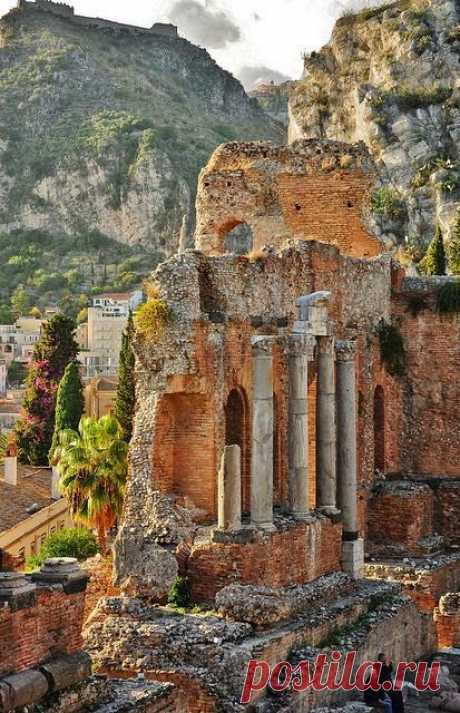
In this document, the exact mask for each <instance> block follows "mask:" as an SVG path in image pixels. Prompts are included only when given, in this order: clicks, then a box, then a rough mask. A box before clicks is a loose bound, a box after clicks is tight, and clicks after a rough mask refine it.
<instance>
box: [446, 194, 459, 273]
mask: <svg viewBox="0 0 460 713" xmlns="http://www.w3.org/2000/svg"><path fill="white" fill-rule="evenodd" d="M447 254H448V258H449V271H450V272H451V274H452V275H460V208H459V210H458V212H457V222H456V225H455V228H454V231H453V233H452V236H451V239H450V242H449V247H448V249H447Z"/></svg>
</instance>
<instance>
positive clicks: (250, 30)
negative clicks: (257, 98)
mask: <svg viewBox="0 0 460 713" xmlns="http://www.w3.org/2000/svg"><path fill="white" fill-rule="evenodd" d="M369 1H370V0H129V2H127V0H73V2H72V0H67V2H68V3H69V4H72V5H73V6H74V7H75V12H76V13H77V14H79V15H90V16H96V17H104V18H108V19H111V20H117V21H118V22H127V23H130V24H135V25H141V26H146V27H149V26H150V25H151V24H152V23H153V22H157V21H171V22H173V23H174V24H176V25H177V26H178V28H179V32H180V34H181V36H182V37H185V38H187V39H189V40H190V41H192V42H194V43H195V44H198V45H200V46H202V47H206V49H207V50H208V51H209V52H210V54H211V55H212V56H213V57H214V59H215V60H216V61H217V62H218V64H220V65H221V66H222V67H224V68H225V69H228V70H230V71H231V72H232V73H233V74H234V75H235V76H237V77H238V78H239V79H241V80H242V81H243V83H244V84H245V85H246V87H247V88H252V86H253V85H254V83H256V82H257V81H259V80H264V81H267V80H270V79H273V80H274V81H276V82H279V81H284V80H285V79H298V78H299V77H300V75H301V72H302V53H303V52H311V51H312V50H314V49H318V48H319V47H321V46H322V45H323V44H325V43H326V42H327V41H328V39H329V36H330V33H331V30H332V27H333V24H334V21H335V19H336V18H337V17H338V16H339V15H340V14H342V13H343V11H344V10H346V9H354V10H356V9H361V8H362V7H364V6H366V5H368V4H369ZM376 2H378V0H376ZM376 2H374V3H373V4H376ZM15 4H16V2H15V0H0V15H2V14H4V13H5V12H7V11H8V10H9V9H10V8H12V7H14V6H15Z"/></svg>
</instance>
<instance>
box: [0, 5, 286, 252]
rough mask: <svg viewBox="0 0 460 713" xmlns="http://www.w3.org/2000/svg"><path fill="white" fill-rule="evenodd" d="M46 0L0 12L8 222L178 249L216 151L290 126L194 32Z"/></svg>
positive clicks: (1, 178)
mask: <svg viewBox="0 0 460 713" xmlns="http://www.w3.org/2000/svg"><path fill="white" fill-rule="evenodd" d="M46 7H47V3H41V4H40V5H39V4H34V3H21V6H20V7H19V8H17V9H15V10H13V11H11V12H10V13H9V14H8V15H6V16H5V17H4V18H3V19H2V20H1V21H0V232H2V231H3V232H5V231H7V232H11V231H12V230H14V229H20V230H24V229H39V230H41V231H42V232H45V233H46V232H49V233H51V234H55V235H56V234H62V233H64V234H67V235H80V234H84V233H87V232H89V231H95V230H96V231H99V232H100V233H103V234H104V235H106V236H108V237H109V238H113V239H115V240H118V241H121V242H124V243H130V244H137V245H142V246H144V247H146V248H149V249H151V250H156V251H160V252H163V253H164V254H171V253H173V252H174V251H175V250H176V249H177V247H178V243H179V240H180V236H181V232H182V239H184V236H185V235H186V234H188V235H191V233H192V232H193V221H194V194H195V186H196V179H197V175H198V172H199V170H200V169H201V167H202V166H203V165H205V164H206V162H207V160H208V157H209V155H210V153H211V152H212V151H213V149H214V148H215V147H216V146H217V145H218V144H220V143H222V142H224V141H226V140H229V139H234V138H241V139H248V138H252V139H267V138H269V139H274V140H276V141H279V140H282V139H283V128H282V127H281V126H280V125H278V124H277V123H276V122H275V121H273V120H272V119H271V118H270V117H268V116H267V114H265V113H264V111H263V110H262V109H261V108H260V106H259V105H258V104H257V102H255V101H254V100H252V99H250V98H249V97H248V96H247V95H246V93H245V92H244V90H243V88H242V86H241V84H240V83H239V82H238V81H237V80H235V79H234V78H233V77H232V76H231V75H230V74H229V73H228V72H225V71H224V70H222V69H221V68H220V67H218V66H217V65H216V63H215V62H214V61H213V60H212V59H211V57H210V56H209V55H208V53H207V52H206V51H205V50H202V49H199V48H198V47H195V46H194V45H192V44H190V43H189V42H187V41H186V40H183V39H180V38H176V37H174V35H171V36H168V35H167V34H164V35H161V34H158V35H155V34H151V33H150V34H149V33H147V32H142V31H138V30H136V28H131V27H123V26H118V27H116V26H114V27H111V26H110V25H107V26H104V27H101V26H98V24H97V22H96V21H95V22H94V25H92V24H91V23H89V24H88V23H86V24H82V23H81V22H80V23H79V21H78V18H76V17H72V15H70V14H69V16H68V17H65V16H59V15H55V14H53V13H51V12H47V11H46ZM69 10H70V9H69Z"/></svg>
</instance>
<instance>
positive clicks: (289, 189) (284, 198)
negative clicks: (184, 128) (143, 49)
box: [195, 140, 382, 257]
mask: <svg viewBox="0 0 460 713" xmlns="http://www.w3.org/2000/svg"><path fill="white" fill-rule="evenodd" d="M345 164H346V166H345ZM372 183H373V168H372V166H371V162H370V160H369V156H368V155H367V154H366V151H365V150H363V148H362V147H361V146H349V145H345V144H340V143H338V142H333V141H316V140H311V141H302V142H298V143H297V144H295V145H293V146H291V147H273V146H270V145H268V144H267V145H264V144H227V145H224V146H221V147H219V148H218V149H217V150H216V152H215V153H214V155H213V156H212V157H211V160H210V162H209V164H208V167H207V169H205V171H204V172H203V173H202V175H201V177H200V182H199V189H198V200H197V231H196V236H195V240H196V244H197V247H198V248H199V249H201V250H203V252H206V253H207V254H215V255H216V254H221V253H222V252H224V244H225V235H226V234H227V233H228V231H230V230H232V229H233V228H234V227H235V226H236V225H238V224H240V223H246V224H247V225H248V226H249V227H250V228H251V230H252V233H253V247H254V249H256V250H257V249H260V248H261V247H263V246H264V245H274V246H275V247H280V246H281V245H282V244H283V243H284V242H285V241H286V240H287V239H289V238H295V239H301V240H319V241H321V242H324V243H328V244H332V245H336V246H337V247H339V248H340V250H341V252H343V253H344V254H346V255H352V256H355V257H371V256H374V255H378V254H379V253H380V252H381V250H382V245H381V244H380V242H379V240H378V239H377V238H376V237H374V236H373V235H371V234H370V233H369V231H368V230H367V229H366V227H365V226H364V223H363V213H364V211H365V209H366V208H367V206H368V204H369V193H370V189H371V185H372Z"/></svg>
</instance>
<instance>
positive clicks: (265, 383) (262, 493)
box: [251, 337, 273, 529]
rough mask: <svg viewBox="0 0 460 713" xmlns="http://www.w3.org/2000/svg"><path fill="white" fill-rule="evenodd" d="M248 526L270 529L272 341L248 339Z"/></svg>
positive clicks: (271, 520)
mask: <svg viewBox="0 0 460 713" xmlns="http://www.w3.org/2000/svg"><path fill="white" fill-rule="evenodd" d="M252 378H253V396H252V398H253V404H252V408H253V416H252V452H251V523H252V524H253V525H254V526H255V527H261V528H264V529H273V339H272V338H271V337H254V338H253V340H252Z"/></svg>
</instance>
